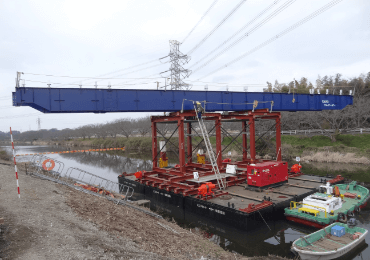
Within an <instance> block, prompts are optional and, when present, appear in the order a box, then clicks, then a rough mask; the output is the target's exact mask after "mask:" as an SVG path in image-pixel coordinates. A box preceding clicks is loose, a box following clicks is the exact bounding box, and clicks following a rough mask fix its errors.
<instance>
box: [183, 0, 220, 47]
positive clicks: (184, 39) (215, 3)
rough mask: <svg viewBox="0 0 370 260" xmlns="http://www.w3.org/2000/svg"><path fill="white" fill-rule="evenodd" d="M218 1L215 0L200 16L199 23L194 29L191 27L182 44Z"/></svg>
mask: <svg viewBox="0 0 370 260" xmlns="http://www.w3.org/2000/svg"><path fill="white" fill-rule="evenodd" d="M217 2H218V0H215V1H214V2H213V3H212V4H211V6H210V7H209V8H208V9H207V11H206V12H205V13H204V14H203V16H202V17H201V18H200V20H199V21H198V22H197V24H196V25H195V26H194V27H193V29H191V31H190V32H189V33H188V35H186V37H185V39H184V40H182V42H181V44H183V43H184V42H185V41H186V40H187V38H188V37H189V36H190V34H192V32H193V31H194V30H195V28H197V26H198V25H199V24H200V23H201V22H202V21H203V19H204V17H206V15H207V14H208V13H209V11H211V9H212V8H213V7H214V6H215V4H216V3H217Z"/></svg>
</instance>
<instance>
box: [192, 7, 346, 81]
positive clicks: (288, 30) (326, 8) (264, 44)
mask: <svg viewBox="0 0 370 260" xmlns="http://www.w3.org/2000/svg"><path fill="white" fill-rule="evenodd" d="M342 1H343V0H334V1H331V2H330V3H328V4H327V5H325V6H323V7H321V8H320V9H318V10H316V11H315V12H313V13H311V14H310V15H308V16H306V17H305V18H303V19H301V20H300V21H298V22H297V23H295V24H294V25H292V26H290V27H288V28H286V29H285V30H283V31H281V32H280V33H278V34H277V35H275V36H273V37H271V38H270V39H268V40H267V41H265V42H263V43H261V44H260V45H258V46H256V47H254V48H253V49H252V50H250V51H248V52H246V53H244V54H243V55H241V56H239V57H237V58H236V59H234V60H232V61H230V62H229V63H226V64H225V65H223V66H221V67H219V68H218V69H216V70H214V71H212V72H210V73H208V74H207V75H205V76H203V77H201V78H199V79H198V80H200V79H203V78H206V77H208V76H210V75H212V74H214V73H216V72H218V71H220V70H221V69H223V68H226V67H228V66H230V65H231V64H233V63H235V62H237V61H239V60H241V59H243V58H245V57H246V56H248V55H250V54H252V53H254V52H256V51H258V50H259V49H261V48H263V47H265V46H267V45H269V44H271V43H273V42H274V41H276V40H277V39H279V38H280V37H282V36H284V35H286V34H288V33H289V32H291V31H293V30H294V29H297V28H298V27H300V26H301V25H303V24H305V23H306V22H308V21H310V20H312V19H313V18H315V17H316V16H318V15H320V14H322V13H324V12H325V11H327V10H329V9H330V8H332V7H333V6H335V5H336V4H338V3H340V2H342Z"/></svg>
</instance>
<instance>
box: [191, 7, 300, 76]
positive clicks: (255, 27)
mask: <svg viewBox="0 0 370 260" xmlns="http://www.w3.org/2000/svg"><path fill="white" fill-rule="evenodd" d="M295 1H296V0H288V1H286V2H285V3H284V4H282V5H281V6H280V7H279V8H278V9H276V10H275V11H274V12H272V13H271V14H270V15H268V16H267V17H266V18H265V19H263V20H262V21H261V22H259V23H258V24H256V25H255V26H254V27H253V28H252V29H250V30H249V31H248V32H246V33H245V34H244V35H242V36H241V37H239V38H238V39H236V40H235V41H233V42H232V43H230V44H229V45H228V46H227V47H225V48H224V49H223V50H221V51H220V52H218V53H217V54H216V55H214V56H213V57H212V58H210V59H209V60H208V61H206V62H205V63H203V64H202V65H200V66H199V67H197V68H196V69H194V70H193V73H195V72H196V71H198V70H200V69H202V68H204V67H205V66H207V65H208V64H209V63H211V62H212V61H214V60H215V59H217V58H218V57H220V56H221V55H222V54H224V53H225V52H226V51H228V50H230V49H231V48H232V47H234V46H235V45H237V44H238V43H239V42H241V41H242V40H244V39H245V38H246V37H248V36H250V35H251V34H252V33H253V32H255V31H256V30H258V29H259V28H260V27H262V26H263V25H264V24H265V23H267V22H268V21H270V20H271V19H272V18H274V17H275V16H277V15H278V14H280V13H281V12H282V11H284V10H285V9H286V8H288V7H289V6H290V5H291V4H293V3H294V2H295ZM221 46H222V45H220V46H219V47H221ZM219 47H217V48H216V49H218V48H219ZM213 52H214V51H212V52H211V53H213ZM211 53H209V54H207V55H206V56H205V57H203V58H202V59H205V58H206V57H207V56H208V55H210V54H211ZM199 62H200V61H198V62H197V63H199Z"/></svg>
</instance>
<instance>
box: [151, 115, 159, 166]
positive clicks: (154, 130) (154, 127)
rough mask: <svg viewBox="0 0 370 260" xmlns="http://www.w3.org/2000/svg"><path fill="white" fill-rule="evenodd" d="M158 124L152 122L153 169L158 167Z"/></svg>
mask: <svg viewBox="0 0 370 260" xmlns="http://www.w3.org/2000/svg"><path fill="white" fill-rule="evenodd" d="M157 147H158V144H157V123H156V122H153V121H152V158H153V169H155V168H157V167H158V163H157Z"/></svg>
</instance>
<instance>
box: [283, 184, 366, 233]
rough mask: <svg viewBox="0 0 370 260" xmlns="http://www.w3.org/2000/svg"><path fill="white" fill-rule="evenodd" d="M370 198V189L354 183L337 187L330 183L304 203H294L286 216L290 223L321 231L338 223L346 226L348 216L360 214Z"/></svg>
mask: <svg viewBox="0 0 370 260" xmlns="http://www.w3.org/2000/svg"><path fill="white" fill-rule="evenodd" d="M368 199H369V190H368V189H367V188H365V187H363V186H360V185H357V183H356V182H355V181H352V182H351V183H349V184H337V185H335V186H331V185H330V183H327V184H326V185H321V186H320V188H319V192H317V193H314V194H312V195H309V196H307V197H305V198H304V199H303V201H302V202H296V201H291V203H290V207H289V208H285V210H284V214H285V217H286V218H287V220H290V221H294V222H296V223H300V224H304V225H307V226H312V227H316V228H322V227H325V226H328V225H330V224H332V223H334V222H336V221H340V222H344V223H345V222H346V221H347V217H348V216H353V214H354V212H359V211H360V210H361V209H362V208H364V207H365V206H366V205H367V201H368Z"/></svg>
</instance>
